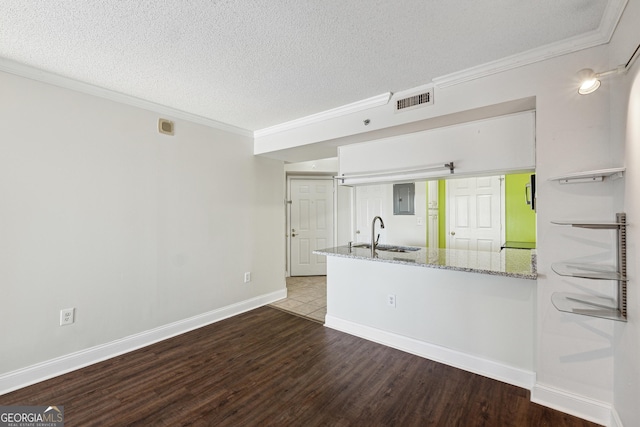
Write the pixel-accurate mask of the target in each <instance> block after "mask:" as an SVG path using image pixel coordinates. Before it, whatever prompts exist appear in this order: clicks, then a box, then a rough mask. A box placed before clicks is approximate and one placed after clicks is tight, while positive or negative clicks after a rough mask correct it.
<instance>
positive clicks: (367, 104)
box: [253, 92, 393, 138]
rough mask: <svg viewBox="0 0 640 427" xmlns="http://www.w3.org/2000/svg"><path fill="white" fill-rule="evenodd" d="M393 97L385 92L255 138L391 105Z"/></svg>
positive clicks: (262, 131) (259, 133) (261, 132)
mask: <svg viewBox="0 0 640 427" xmlns="http://www.w3.org/2000/svg"><path fill="white" fill-rule="evenodd" d="M392 95H393V93H391V92H385V93H383V94H380V95H377V96H373V97H371V98H367V99H363V100H361V101H356V102H353V103H351V104H347V105H343V106H341V107H337V108H333V109H331V110H326V111H322V112H320V113H317V114H312V115H310V116H305V117H301V118H299V119H295V120H291V121H289V122H284V123H280V124H278V125H275V126H271V127H268V128H264V129H259V130H257V131H255V132H254V133H253V136H254V138H260V137H263V136H267V135H272V134H274V133H279V132H284V131H286V130H290V129H295V128H299V127H303V126H307V125H310V124H313V123H319V122H322V121H324V120H328V119H332V118H335V117H340V116H346V115H347V114H351V113H356V112H358V111H363V110H366V109H369V108H373V107H379V106H381V105H386V104H388V103H389V100H390V99H391V96H392Z"/></svg>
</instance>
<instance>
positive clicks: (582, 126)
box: [256, 6, 639, 418]
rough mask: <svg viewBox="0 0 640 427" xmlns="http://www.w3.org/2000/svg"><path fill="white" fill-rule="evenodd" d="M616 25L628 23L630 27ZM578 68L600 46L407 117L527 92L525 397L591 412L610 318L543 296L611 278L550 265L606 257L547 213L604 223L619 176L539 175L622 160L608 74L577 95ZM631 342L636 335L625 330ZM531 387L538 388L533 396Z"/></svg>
mask: <svg viewBox="0 0 640 427" xmlns="http://www.w3.org/2000/svg"><path fill="white" fill-rule="evenodd" d="M635 7H636V6H634V8H633V9H631V11H627V12H625V22H636V23H637V22H638V20H639V19H638V14H637V11H636V9H635ZM627 14H630V17H627ZM626 25H627V26H628V27H629V28H630V26H631V25H635V24H630V23H628V24H626ZM636 27H637V26H636ZM618 31H620V30H618ZM635 34H637V30H636V31H635ZM624 39H625V44H626V45H629V44H633V47H631V48H628V51H629V53H628V54H626V55H625V56H624V57H623V58H620V59H616V60H617V61H618V62H619V61H620V60H621V59H624V60H625V61H626V59H627V58H628V55H629V54H630V53H631V51H632V50H633V48H635V45H637V42H638V39H639V38H638V37H637V36H634V37H628V36H625V37H624ZM626 50H627V49H625V51H626ZM637 66H638V65H636V67H637ZM587 67H589V68H593V69H595V70H606V69H608V68H609V47H608V46H599V47H596V48H591V49H587V50H583V51H580V52H576V53H572V54H568V55H565V56H561V57H557V58H553V59H549V60H547V61H543V62H539V63H536V64H532V65H527V66H522V67H519V68H516V69H512V70H509V71H505V72H502V73H498V74H493V75H490V76H487V77H482V78H478V79H475V80H471V81H468V82H465V83H460V84H456V85H453V86H449V87H436V94H435V99H436V102H435V104H434V105H433V106H431V107H426V108H424V109H417V110H413V111H412V112H411V118H412V119H414V120H425V119H429V118H434V117H439V116H444V115H447V114H454V113H456V112H461V111H467V110H471V109H474V108H481V107H484V106H487V105H495V104H500V103H505V102H509V101H513V100H520V99H522V100H524V99H527V98H530V97H535V100H536V172H537V179H538V184H539V185H538V212H537V244H538V273H539V278H538V291H537V310H536V334H535V336H536V340H535V343H534V344H535V350H536V362H535V364H536V374H537V384H538V386H539V389H538V390H534V395H537V396H538V400H539V401H542V402H543V403H546V404H554V403H553V402H549V399H554V398H557V399H556V403H557V404H555V406H556V407H558V408H559V409H563V410H566V411H570V412H574V413H579V414H580V415H582V416H587V417H591V418H597V416H598V415H597V414H596V415H593V414H591V415H590V414H585V413H582V412H581V411H582V410H584V409H585V408H588V407H594V406H599V402H600V403H602V405H603V406H602V407H606V406H607V405H609V404H611V403H613V401H614V387H613V365H614V348H613V333H614V322H612V321H608V320H603V319H597V318H588V317H584V316H578V315H572V314H566V313H561V312H559V311H557V310H556V309H555V308H554V307H553V305H552V303H551V295H552V294H553V293H554V292H578V293H604V294H607V295H613V293H614V290H615V284H614V283H611V282H603V283H595V282H593V281H586V280H582V279H568V278H564V277H560V276H558V275H556V274H555V273H554V272H553V271H552V270H551V268H550V266H551V264H552V263H553V262H557V261H564V260H569V259H576V258H589V259H599V260H606V259H613V257H614V256H615V252H614V247H613V235H612V233H610V232H607V231H592V230H584V233H583V232H581V231H577V230H575V229H565V228H561V227H558V226H554V225H552V224H551V221H552V220H555V219H585V220H610V219H613V218H614V215H615V212H616V211H617V210H618V209H619V206H620V199H621V197H620V195H621V190H620V188H621V186H623V185H624V184H623V183H621V182H620V181H616V182H604V183H597V184H595V183H594V184H575V185H564V186H561V185H559V184H558V183H557V182H552V181H549V180H548V179H549V178H551V177H554V176H558V175H562V174H566V173H570V172H577V171H584V170H591V169H600V168H607V167H617V166H621V165H622V164H623V163H624V159H623V158H622V154H621V153H622V150H621V148H620V145H621V142H620V141H616V140H612V138H611V134H612V130H611V117H610V111H611V103H610V100H609V95H610V91H611V85H612V79H606V80H603V82H602V87H601V88H600V90H599V91H598V92H596V93H594V94H592V95H590V96H580V95H578V93H577V84H578V81H577V76H576V73H577V72H578V71H579V70H581V69H583V68H587ZM367 117H368V118H370V119H371V123H372V124H373V123H376V124H382V123H383V124H384V125H385V126H394V125H401V124H402V123H405V122H406V121H407V117H409V116H404V115H403V114H393V113H392V112H391V110H390V107H388V106H383V107H379V108H374V109H370V110H368V111H367ZM356 118H357V117H356V115H350V116H345V117H340V118H335V119H332V120H327V121H325V122H323V123H321V124H313V125H309V126H307V127H305V128H300V129H295V130H291V131H288V132H283V133H282V135H277V136H276V135H270V141H269V143H272V142H273V140H275V139H276V137H279V138H280V139H281V142H282V145H281V147H283V146H286V145H287V144H289V143H290V142H291V141H292V140H294V139H295V140H297V141H299V144H311V143H315V142H318V141H319V140H320V138H326V140H327V141H331V143H333V144H335V143H336V138H339V137H340V136H341V135H342V136H350V135H354V134H357V133H360V132H362V129H361V127H360V125H361V120H356ZM265 142H266V141H265ZM256 144H257V145H258V144H260V141H257V142H256ZM631 179H633V175H632V176H631ZM636 190H637V189H636ZM629 191H630V190H627V193H629ZM631 287H632V288H633V285H632V286H631ZM632 341H634V342H635V341H637V338H636V337H635V336H634V337H633V338H632ZM636 348H637V347H636ZM539 390H544V391H545V392H544V393H537V391H539ZM558 402H559V403H558ZM596 412H597V411H596ZM600 414H601V412H600Z"/></svg>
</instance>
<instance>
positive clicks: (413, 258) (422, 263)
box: [313, 245, 538, 280]
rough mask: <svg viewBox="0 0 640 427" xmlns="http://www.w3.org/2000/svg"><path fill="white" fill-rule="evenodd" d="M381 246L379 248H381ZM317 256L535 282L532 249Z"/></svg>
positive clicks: (329, 251) (340, 250)
mask: <svg viewBox="0 0 640 427" xmlns="http://www.w3.org/2000/svg"><path fill="white" fill-rule="evenodd" d="M381 246H382V245H381ZM313 253H314V254H318V255H326V256H337V257H343V258H354V259H362V260H369V261H376V262H388V263H393V264H404V265H411V266H415V267H429V268H440V269H445V270H456V271H467V272H472V273H482V274H492V275H496V276H507V277H517V278H521V279H532V280H535V279H536V278H537V277H538V274H537V268H536V251H535V249H509V248H505V249H502V250H501V251H500V252H482V251H467V250H462V249H430V248H419V249H418V250H415V251H411V252H388V251H385V250H377V251H376V256H375V257H374V258H372V257H371V249H370V248H361V247H356V245H354V246H353V247H352V248H351V249H349V246H338V247H333V248H326V249H319V250H317V251H314V252H313Z"/></svg>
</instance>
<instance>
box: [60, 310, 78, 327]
mask: <svg viewBox="0 0 640 427" xmlns="http://www.w3.org/2000/svg"><path fill="white" fill-rule="evenodd" d="M75 311H76V309H75V308H63V309H62V310H60V326H66V325H71V324H72V323H73V322H75Z"/></svg>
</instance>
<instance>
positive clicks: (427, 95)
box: [396, 89, 433, 111]
mask: <svg viewBox="0 0 640 427" xmlns="http://www.w3.org/2000/svg"><path fill="white" fill-rule="evenodd" d="M420 105H433V89H429V90H428V91H427V92H424V93H420V94H418V95H413V96H410V97H408V98H403V99H398V100H397V101H396V111H401V110H406V109H408V108H412V107H418V106H420Z"/></svg>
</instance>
